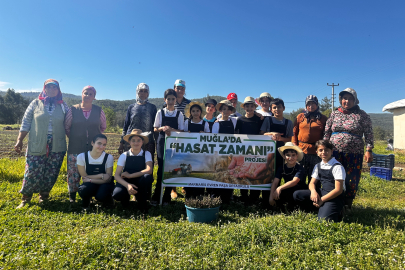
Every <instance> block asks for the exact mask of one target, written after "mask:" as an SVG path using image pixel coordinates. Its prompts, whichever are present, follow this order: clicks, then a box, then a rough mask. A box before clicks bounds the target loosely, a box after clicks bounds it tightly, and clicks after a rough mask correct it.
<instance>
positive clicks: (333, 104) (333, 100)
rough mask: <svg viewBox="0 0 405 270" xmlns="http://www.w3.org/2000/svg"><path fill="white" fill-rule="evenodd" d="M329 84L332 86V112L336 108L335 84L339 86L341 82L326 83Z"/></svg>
mask: <svg viewBox="0 0 405 270" xmlns="http://www.w3.org/2000/svg"><path fill="white" fill-rule="evenodd" d="M326 85H327V86H332V112H333V111H334V110H335V86H339V84H334V83H332V85H329V83H326Z"/></svg>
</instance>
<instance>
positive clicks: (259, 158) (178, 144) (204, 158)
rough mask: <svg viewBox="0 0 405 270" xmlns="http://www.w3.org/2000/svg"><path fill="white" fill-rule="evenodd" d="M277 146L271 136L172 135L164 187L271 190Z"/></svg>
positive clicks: (167, 151)
mask: <svg viewBox="0 0 405 270" xmlns="http://www.w3.org/2000/svg"><path fill="white" fill-rule="evenodd" d="M275 151H276V144H275V141H273V140H271V139H270V137H269V136H264V135H239V134H211V133H186V132H172V134H171V136H166V144H165V156H164V174H163V182H162V186H181V187H199V188H235V189H257V190H266V189H270V187H271V182H272V181H273V179H274V174H275V169H274V166H275V159H276V155H275Z"/></svg>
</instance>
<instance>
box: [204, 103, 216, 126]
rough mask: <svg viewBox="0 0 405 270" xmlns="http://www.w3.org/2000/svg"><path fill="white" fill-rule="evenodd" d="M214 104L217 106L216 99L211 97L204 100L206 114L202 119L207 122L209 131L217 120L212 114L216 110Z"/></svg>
mask: <svg viewBox="0 0 405 270" xmlns="http://www.w3.org/2000/svg"><path fill="white" fill-rule="evenodd" d="M215 106H217V101H216V100H215V99H212V98H211V99H209V100H207V102H205V111H206V113H207V114H206V115H205V116H204V118H203V120H204V121H206V122H207V123H208V125H209V128H210V132H211V131H212V126H213V125H214V123H215V121H216V120H217V118H216V117H215V116H214V113H215V112H216V111H217V110H216V108H215Z"/></svg>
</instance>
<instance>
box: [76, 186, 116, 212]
mask: <svg viewBox="0 0 405 270" xmlns="http://www.w3.org/2000/svg"><path fill="white" fill-rule="evenodd" d="M113 190H114V181H111V182H110V183H105V184H101V185H99V184H94V183H90V182H86V183H83V184H82V185H80V186H79V195H80V197H81V198H82V200H83V206H85V207H87V206H88V205H89V204H90V200H91V198H93V197H95V198H96V200H97V201H99V202H103V203H108V202H110V201H111V195H112V193H113Z"/></svg>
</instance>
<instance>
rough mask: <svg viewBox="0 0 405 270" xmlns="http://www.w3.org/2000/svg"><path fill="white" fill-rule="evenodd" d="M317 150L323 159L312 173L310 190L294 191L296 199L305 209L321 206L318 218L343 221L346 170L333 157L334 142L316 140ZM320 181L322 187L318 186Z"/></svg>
mask: <svg viewBox="0 0 405 270" xmlns="http://www.w3.org/2000/svg"><path fill="white" fill-rule="evenodd" d="M315 145H316V149H317V150H316V152H317V154H318V156H319V157H320V158H321V159H322V161H321V162H320V163H318V164H317V165H316V166H315V168H314V171H313V173H312V179H311V182H310V183H309V190H298V191H296V192H294V200H295V201H297V202H299V203H300V204H301V205H302V207H303V208H304V209H309V208H310V206H311V204H312V205H314V206H315V207H317V208H319V212H318V219H325V220H327V221H335V222H338V221H341V219H342V211H343V207H344V191H345V190H346V187H345V181H344V179H345V178H346V172H345V169H344V168H343V166H342V165H341V164H340V163H339V162H338V161H337V160H336V159H335V158H334V157H332V152H333V148H334V146H333V144H331V143H330V142H329V141H327V140H319V141H317V142H316V144H315ZM318 181H319V182H320V183H321V185H322V187H321V188H319V186H317V183H318Z"/></svg>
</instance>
